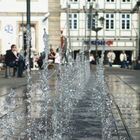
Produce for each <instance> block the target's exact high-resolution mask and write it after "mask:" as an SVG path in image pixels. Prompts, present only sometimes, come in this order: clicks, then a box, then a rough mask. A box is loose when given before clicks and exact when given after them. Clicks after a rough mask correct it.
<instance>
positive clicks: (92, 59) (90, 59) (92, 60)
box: [89, 54, 96, 64]
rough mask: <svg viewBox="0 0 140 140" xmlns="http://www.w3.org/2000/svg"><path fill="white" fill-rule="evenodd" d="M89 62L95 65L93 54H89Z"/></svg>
mask: <svg viewBox="0 0 140 140" xmlns="http://www.w3.org/2000/svg"><path fill="white" fill-rule="evenodd" d="M89 62H90V64H96V62H95V58H94V55H93V54H90V56H89Z"/></svg>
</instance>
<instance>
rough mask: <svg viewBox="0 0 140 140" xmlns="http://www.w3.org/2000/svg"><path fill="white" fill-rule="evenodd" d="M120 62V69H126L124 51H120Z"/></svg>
mask: <svg viewBox="0 0 140 140" xmlns="http://www.w3.org/2000/svg"><path fill="white" fill-rule="evenodd" d="M120 62H121V68H126V67H127V68H128V64H127V55H126V53H125V51H122V52H121V54H120Z"/></svg>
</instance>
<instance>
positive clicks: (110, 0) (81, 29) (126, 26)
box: [61, 0, 138, 56]
mask: <svg viewBox="0 0 140 140" xmlns="http://www.w3.org/2000/svg"><path fill="white" fill-rule="evenodd" d="M136 1H137V0H61V30H63V32H64V35H65V36H67V37H68V38H69V35H70V39H68V40H69V41H70V40H71V44H70V45H71V48H72V49H73V50H78V49H82V48H84V47H86V46H85V44H83V40H86V39H89V37H90V36H91V40H95V38H96V33H95V31H93V30H92V31H91V30H90V29H88V15H89V14H90V13H92V14H93V15H94V14H95V12H96V11H97V12H98V14H99V15H98V18H100V17H104V19H105V22H104V26H103V27H102V29H101V30H100V31H99V32H98V39H99V40H105V41H107V40H112V41H113V44H112V45H111V46H106V50H110V49H112V50H115V51H121V50H126V51H130V52H131V54H132V53H133V54H134V56H136V55H137V52H138V45H137V42H138V15H137V14H131V10H132V9H133V7H134V6H135V4H136ZM90 5H92V7H93V8H92V12H90V9H89V7H90ZM68 7H69V8H68ZM69 14H70V16H69V17H67V15H69ZM74 14H75V19H72V20H71V18H73V16H74ZM74 20H75V21H74ZM68 22H70V28H68ZM72 26H73V27H72ZM95 26H101V25H100V24H99V20H98V23H97V22H96V21H95ZM90 49H91V50H95V49H96V47H95V45H91V46H90ZM101 49H102V47H101V46H100V47H98V50H101Z"/></svg>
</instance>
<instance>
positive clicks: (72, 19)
mask: <svg viewBox="0 0 140 140" xmlns="http://www.w3.org/2000/svg"><path fill="white" fill-rule="evenodd" d="M69 28H70V29H77V28H78V15H77V14H75V13H73V14H69Z"/></svg>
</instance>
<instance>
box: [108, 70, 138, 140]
mask: <svg viewBox="0 0 140 140" xmlns="http://www.w3.org/2000/svg"><path fill="white" fill-rule="evenodd" d="M125 73H126V74H124V75H120V74H118V73H116V74H115V73H114V74H109V72H108V75H107V78H106V80H107V83H108V87H109V89H110V91H109V92H110V94H111V95H112V96H113V99H114V101H115V102H116V104H117V106H118V108H119V110H120V114H119V115H118V116H121V117H122V118H120V119H118V118H119V117H118V116H117V113H118V110H117V109H116V108H115V107H114V108H113V112H114V115H115V116H117V117H116V121H117V122H118V123H117V124H118V127H120V126H119V124H120V125H122V124H121V122H122V120H123V121H124V125H125V127H126V129H128V135H129V134H130V135H131V136H132V139H134V140H140V94H139V91H140V79H139V77H138V76H139V74H137V75H136V74H135V75H134V73H133V71H132V72H131V74H132V75H130V74H128V75H127V72H125ZM114 106H115V105H114ZM120 128H121V127H120Z"/></svg>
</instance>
